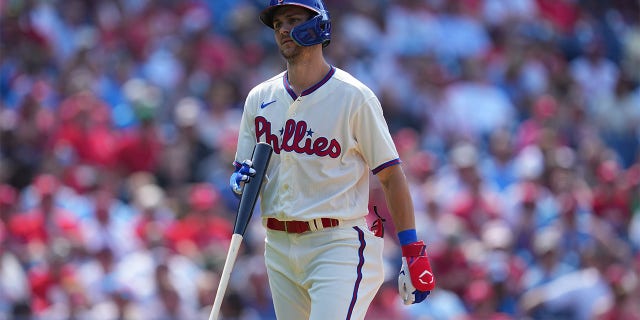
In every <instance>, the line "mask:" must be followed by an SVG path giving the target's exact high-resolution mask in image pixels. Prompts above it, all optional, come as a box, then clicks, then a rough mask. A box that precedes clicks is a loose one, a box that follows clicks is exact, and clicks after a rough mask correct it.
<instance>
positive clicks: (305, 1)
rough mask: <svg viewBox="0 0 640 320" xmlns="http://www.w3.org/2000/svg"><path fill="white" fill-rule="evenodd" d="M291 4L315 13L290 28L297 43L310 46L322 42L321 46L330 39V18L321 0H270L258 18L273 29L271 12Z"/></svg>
mask: <svg viewBox="0 0 640 320" xmlns="http://www.w3.org/2000/svg"><path fill="white" fill-rule="evenodd" d="M285 5H292V6H299V7H302V8H305V9H308V10H310V11H312V12H314V13H316V15H315V16H314V17H313V18H311V19H309V20H308V21H306V22H304V23H302V24H300V25H297V26H296V27H295V28H293V29H292V30H291V38H292V39H293V41H295V42H296V43H297V44H298V45H301V46H305V47H306V46H312V45H315V44H320V43H322V46H323V47H326V46H328V45H329V42H330V41H331V19H330V17H329V11H327V10H326V9H325V8H324V3H322V0H294V1H287V0H270V1H269V6H268V7H267V8H265V9H264V10H262V12H261V13H260V20H261V21H262V23H264V24H265V25H267V27H269V28H272V29H273V14H274V13H275V11H276V9H278V8H279V7H281V6H285Z"/></svg>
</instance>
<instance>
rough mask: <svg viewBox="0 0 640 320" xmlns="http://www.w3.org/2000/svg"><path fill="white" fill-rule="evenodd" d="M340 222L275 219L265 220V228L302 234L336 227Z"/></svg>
mask: <svg viewBox="0 0 640 320" xmlns="http://www.w3.org/2000/svg"><path fill="white" fill-rule="evenodd" d="M339 225H340V220H338V219H331V218H320V219H314V220H311V221H295V220H291V221H280V220H278V219H276V218H267V228H268V229H271V230H276V231H284V232H287V233H304V232H307V231H311V230H320V229H323V228H331V227H337V226H339Z"/></svg>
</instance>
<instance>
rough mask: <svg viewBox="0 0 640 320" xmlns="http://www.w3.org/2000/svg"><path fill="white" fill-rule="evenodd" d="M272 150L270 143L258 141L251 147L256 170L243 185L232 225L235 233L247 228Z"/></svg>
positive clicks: (241, 232)
mask: <svg viewBox="0 0 640 320" xmlns="http://www.w3.org/2000/svg"><path fill="white" fill-rule="evenodd" d="M272 152H273V148H272V147H271V145H269V144H268V143H264V142H258V143H257V144H256V146H255V148H254V149H253V156H252V159H251V161H252V163H253V168H254V169H255V170H256V174H255V176H253V177H252V178H251V180H250V181H249V182H248V183H245V185H244V190H243V191H242V197H241V198H240V205H239V207H238V215H237V216H236V222H235V226H234V227H233V233H235V234H240V235H244V233H245V231H246V230H247V226H248V225H249V221H250V220H251V216H252V215H253V210H254V208H255V205H256V201H257V200H258V194H259V193H260V188H261V187H262V181H263V180H264V176H265V175H266V171H267V167H268V166H269V161H270V160H271V154H272Z"/></svg>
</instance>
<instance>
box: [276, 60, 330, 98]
mask: <svg viewBox="0 0 640 320" xmlns="http://www.w3.org/2000/svg"><path fill="white" fill-rule="evenodd" d="M330 69H331V66H330V65H329V64H328V63H327V62H326V61H325V60H324V58H323V57H320V58H317V59H306V60H303V61H295V62H293V61H289V62H287V80H288V81H289V85H290V86H291V88H292V89H293V90H294V91H295V92H296V94H298V95H300V94H301V92H302V91H304V90H306V89H307V88H309V87H311V86H313V85H315V84H316V83H318V82H320V80H322V78H324V77H325V76H326V75H327V73H328V72H329V70H330Z"/></svg>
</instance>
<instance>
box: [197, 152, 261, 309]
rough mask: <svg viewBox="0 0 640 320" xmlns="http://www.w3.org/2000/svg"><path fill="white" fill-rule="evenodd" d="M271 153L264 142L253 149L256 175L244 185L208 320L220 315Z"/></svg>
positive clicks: (253, 163) (252, 160) (253, 165)
mask: <svg viewBox="0 0 640 320" xmlns="http://www.w3.org/2000/svg"><path fill="white" fill-rule="evenodd" d="M272 152H273V148H272V147H271V145H269V144H267V143H264V142H258V143H257V144H256V146H255V147H254V149H253V155H252V156H251V162H252V167H253V169H255V170H256V174H255V175H254V176H253V177H252V178H251V180H249V181H248V182H247V183H245V184H244V189H243V191H242V197H241V198H240V205H239V206H238V213H237V215H236V222H235V225H234V227H233V235H232V236H231V242H230V244H229V251H228V252H227V258H226V260H225V263H224V267H223V268H222V274H221V275H220V282H219V283H218V291H217V293H216V298H215V300H214V302H213V307H212V308H211V314H209V320H217V319H218V316H219V315H220V307H221V306H222V298H224V294H225V291H227V286H228V285H229V278H230V277H231V271H232V270H233V265H234V264H235V262H236V258H237V257H238V250H239V249H240V244H241V243H242V239H243V237H244V233H245V232H246V231H247V226H248V225H249V221H250V220H251V216H252V215H253V209H254V208H255V206H256V202H257V201H258V195H259V194H260V188H261V187H262V182H263V180H264V177H265V174H266V171H267V167H268V166H269V161H270V160H271V154H272Z"/></svg>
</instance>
